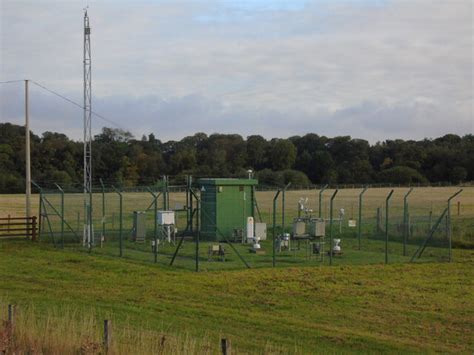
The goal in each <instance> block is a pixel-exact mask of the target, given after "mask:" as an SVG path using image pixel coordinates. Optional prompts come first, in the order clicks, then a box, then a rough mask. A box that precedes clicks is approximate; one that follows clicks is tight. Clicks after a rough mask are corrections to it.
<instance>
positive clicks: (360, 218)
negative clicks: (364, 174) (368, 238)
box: [357, 186, 368, 250]
mask: <svg viewBox="0 0 474 355" xmlns="http://www.w3.org/2000/svg"><path fill="white" fill-rule="evenodd" d="M367 189H368V187H367V186H366V187H364V190H362V192H361V193H360V194H359V230H358V233H357V239H358V240H359V250H360V237H361V234H362V196H363V195H364V193H365V192H366V191H367Z"/></svg>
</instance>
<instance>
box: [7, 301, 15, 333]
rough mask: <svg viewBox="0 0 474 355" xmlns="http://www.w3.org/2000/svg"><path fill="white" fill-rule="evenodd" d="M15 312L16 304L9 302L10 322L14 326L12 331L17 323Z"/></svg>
mask: <svg viewBox="0 0 474 355" xmlns="http://www.w3.org/2000/svg"><path fill="white" fill-rule="evenodd" d="M15 313H16V306H15V305H14V304H9V305H8V324H9V325H10V327H11V328H12V331H13V326H14V324H15Z"/></svg>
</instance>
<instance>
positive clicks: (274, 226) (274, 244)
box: [272, 189, 281, 267]
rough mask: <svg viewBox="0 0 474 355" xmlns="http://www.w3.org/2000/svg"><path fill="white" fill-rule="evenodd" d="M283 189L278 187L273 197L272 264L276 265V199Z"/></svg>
mask: <svg viewBox="0 0 474 355" xmlns="http://www.w3.org/2000/svg"><path fill="white" fill-rule="evenodd" d="M280 192H281V190H280V189H278V191H277V193H276V194H275V197H274V198H273V253H272V265H273V267H275V264H276V257H275V250H276V243H275V242H276V207H277V206H276V201H277V198H278V195H279V194H280Z"/></svg>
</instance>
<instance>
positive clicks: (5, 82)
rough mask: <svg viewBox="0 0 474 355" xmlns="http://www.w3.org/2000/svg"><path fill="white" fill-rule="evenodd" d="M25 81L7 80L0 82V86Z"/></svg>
mask: <svg viewBox="0 0 474 355" xmlns="http://www.w3.org/2000/svg"><path fill="white" fill-rule="evenodd" d="M22 81H25V80H23V79H18V80H7V81H0V84H10V83H19V82H22Z"/></svg>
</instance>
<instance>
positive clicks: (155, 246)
mask: <svg viewBox="0 0 474 355" xmlns="http://www.w3.org/2000/svg"><path fill="white" fill-rule="evenodd" d="M146 189H147V190H148V192H149V193H150V194H151V195H152V196H153V214H154V218H153V257H154V261H155V263H156V262H157V261H158V220H157V215H158V205H157V204H158V196H157V195H156V194H155V193H154V192H153V191H152V190H151V189H150V188H149V187H148V186H147V188H146Z"/></svg>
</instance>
